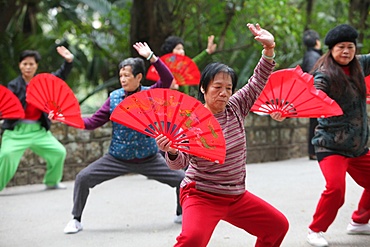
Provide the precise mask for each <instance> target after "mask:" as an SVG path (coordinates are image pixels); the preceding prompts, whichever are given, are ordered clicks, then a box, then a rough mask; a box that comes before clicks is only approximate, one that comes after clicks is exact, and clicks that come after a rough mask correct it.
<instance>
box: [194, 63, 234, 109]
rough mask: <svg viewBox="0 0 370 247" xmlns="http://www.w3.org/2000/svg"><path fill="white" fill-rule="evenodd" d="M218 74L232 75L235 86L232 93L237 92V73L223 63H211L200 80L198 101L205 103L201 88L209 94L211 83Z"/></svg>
mask: <svg viewBox="0 0 370 247" xmlns="http://www.w3.org/2000/svg"><path fill="white" fill-rule="evenodd" d="M218 73H226V74H228V75H230V77H231V82H232V84H233V88H232V91H233V92H234V91H235V88H236V85H237V83H238V76H237V75H236V73H235V71H234V70H233V69H232V68H230V67H229V66H227V65H226V64H223V63H219V62H216V63H210V64H208V65H207V66H206V67H205V68H204V70H203V71H202V76H201V78H200V83H199V89H198V99H199V100H200V101H202V102H204V93H202V91H201V88H203V89H204V91H205V92H207V89H208V85H209V83H210V82H211V81H212V80H213V79H214V78H215V76H216V75H217V74H218Z"/></svg>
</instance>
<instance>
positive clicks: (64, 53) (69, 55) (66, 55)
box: [57, 46, 74, 63]
mask: <svg viewBox="0 0 370 247" xmlns="http://www.w3.org/2000/svg"><path fill="white" fill-rule="evenodd" d="M57 52H58V53H59V55H60V56H62V57H63V58H64V59H65V60H66V61H67V62H68V63H72V62H73V58H74V56H73V54H72V53H71V52H70V51H69V50H68V49H67V48H65V47H64V46H58V47H57Z"/></svg>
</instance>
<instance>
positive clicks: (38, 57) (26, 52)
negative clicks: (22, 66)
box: [19, 50, 41, 63]
mask: <svg viewBox="0 0 370 247" xmlns="http://www.w3.org/2000/svg"><path fill="white" fill-rule="evenodd" d="M26 57H33V58H35V61H36V63H39V62H40V60H41V55H40V53H39V52H38V51H34V50H24V51H22V52H21V55H20V56H19V62H22V61H23V60H24V59H25V58H26Z"/></svg>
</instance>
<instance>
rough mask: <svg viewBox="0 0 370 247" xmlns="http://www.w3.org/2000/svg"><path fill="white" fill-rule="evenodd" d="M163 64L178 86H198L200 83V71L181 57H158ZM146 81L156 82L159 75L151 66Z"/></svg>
mask: <svg viewBox="0 0 370 247" xmlns="http://www.w3.org/2000/svg"><path fill="white" fill-rule="evenodd" d="M160 59H161V60H162V61H163V63H164V64H166V65H167V67H168V68H169V70H170V71H171V72H172V74H173V77H174V78H175V80H176V83H177V84H178V85H180V86H183V85H198V84H199V81H200V71H199V69H198V66H197V65H196V64H195V63H194V61H193V60H192V59H191V58H190V57H188V56H183V55H178V54H174V53H168V54H166V55H163V56H162V57H160ZM146 79H148V80H152V81H157V80H159V75H158V72H157V70H156V69H155V68H154V66H153V65H151V66H150V67H149V69H148V73H147V74H146Z"/></svg>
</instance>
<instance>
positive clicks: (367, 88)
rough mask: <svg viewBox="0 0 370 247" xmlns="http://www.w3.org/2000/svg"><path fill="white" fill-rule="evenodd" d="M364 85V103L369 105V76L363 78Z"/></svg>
mask: <svg viewBox="0 0 370 247" xmlns="http://www.w3.org/2000/svg"><path fill="white" fill-rule="evenodd" d="M365 83H366V103H367V104H370V75H368V76H366V77H365Z"/></svg>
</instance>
